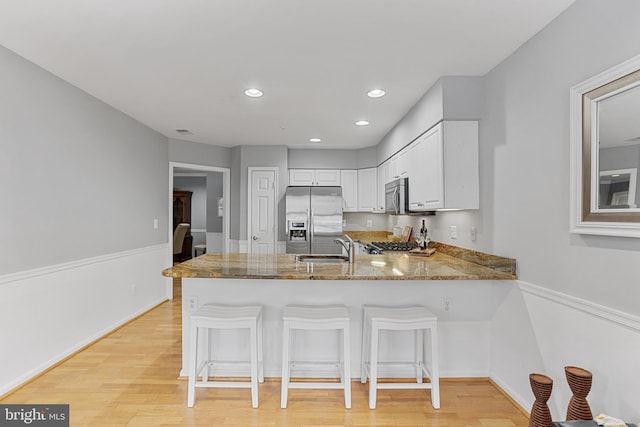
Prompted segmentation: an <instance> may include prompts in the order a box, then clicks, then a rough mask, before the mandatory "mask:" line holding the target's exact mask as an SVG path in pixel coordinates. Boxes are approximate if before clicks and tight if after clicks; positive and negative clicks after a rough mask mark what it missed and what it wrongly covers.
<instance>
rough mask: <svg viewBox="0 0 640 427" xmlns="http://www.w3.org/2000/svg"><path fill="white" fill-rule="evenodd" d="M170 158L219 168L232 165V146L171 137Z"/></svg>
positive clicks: (175, 160)
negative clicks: (220, 145)
mask: <svg viewBox="0 0 640 427" xmlns="http://www.w3.org/2000/svg"><path fill="white" fill-rule="evenodd" d="M169 160H170V161H172V162H180V163H190V164H195V165H202V166H214V167H219V168H228V167H231V148H227V147H219V146H217V145H211V144H201V143H199V142H191V141H184V140H181V139H173V138H170V139H169Z"/></svg>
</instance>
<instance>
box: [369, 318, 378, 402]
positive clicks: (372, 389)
mask: <svg viewBox="0 0 640 427" xmlns="http://www.w3.org/2000/svg"><path fill="white" fill-rule="evenodd" d="M377 387H378V325H377V324H375V323H374V322H372V324H371V346H370V351H369V409H376V393H377Z"/></svg>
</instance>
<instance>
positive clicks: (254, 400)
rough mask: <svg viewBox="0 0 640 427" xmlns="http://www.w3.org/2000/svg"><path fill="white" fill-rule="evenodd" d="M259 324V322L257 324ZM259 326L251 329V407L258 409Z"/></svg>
mask: <svg viewBox="0 0 640 427" xmlns="http://www.w3.org/2000/svg"><path fill="white" fill-rule="evenodd" d="M256 323H257V322H256ZM256 329H257V325H256V324H254V325H252V326H251V328H250V335H251V406H252V407H254V408H257V407H258V337H257V330H256Z"/></svg>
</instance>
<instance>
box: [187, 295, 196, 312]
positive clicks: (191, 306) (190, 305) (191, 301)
mask: <svg viewBox="0 0 640 427" xmlns="http://www.w3.org/2000/svg"><path fill="white" fill-rule="evenodd" d="M187 305H188V307H187V310H188V311H196V310H197V309H198V297H189V299H187Z"/></svg>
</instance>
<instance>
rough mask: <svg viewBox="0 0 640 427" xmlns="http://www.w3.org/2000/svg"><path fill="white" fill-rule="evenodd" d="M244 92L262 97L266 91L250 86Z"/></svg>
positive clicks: (253, 96)
mask: <svg viewBox="0 0 640 427" xmlns="http://www.w3.org/2000/svg"><path fill="white" fill-rule="evenodd" d="M244 94H245V95H247V96H250V97H251V98H260V97H261V96H262V95H264V93H263V92H262V91H261V90H260V89H256V88H249V89H247V90H245V91H244Z"/></svg>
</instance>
